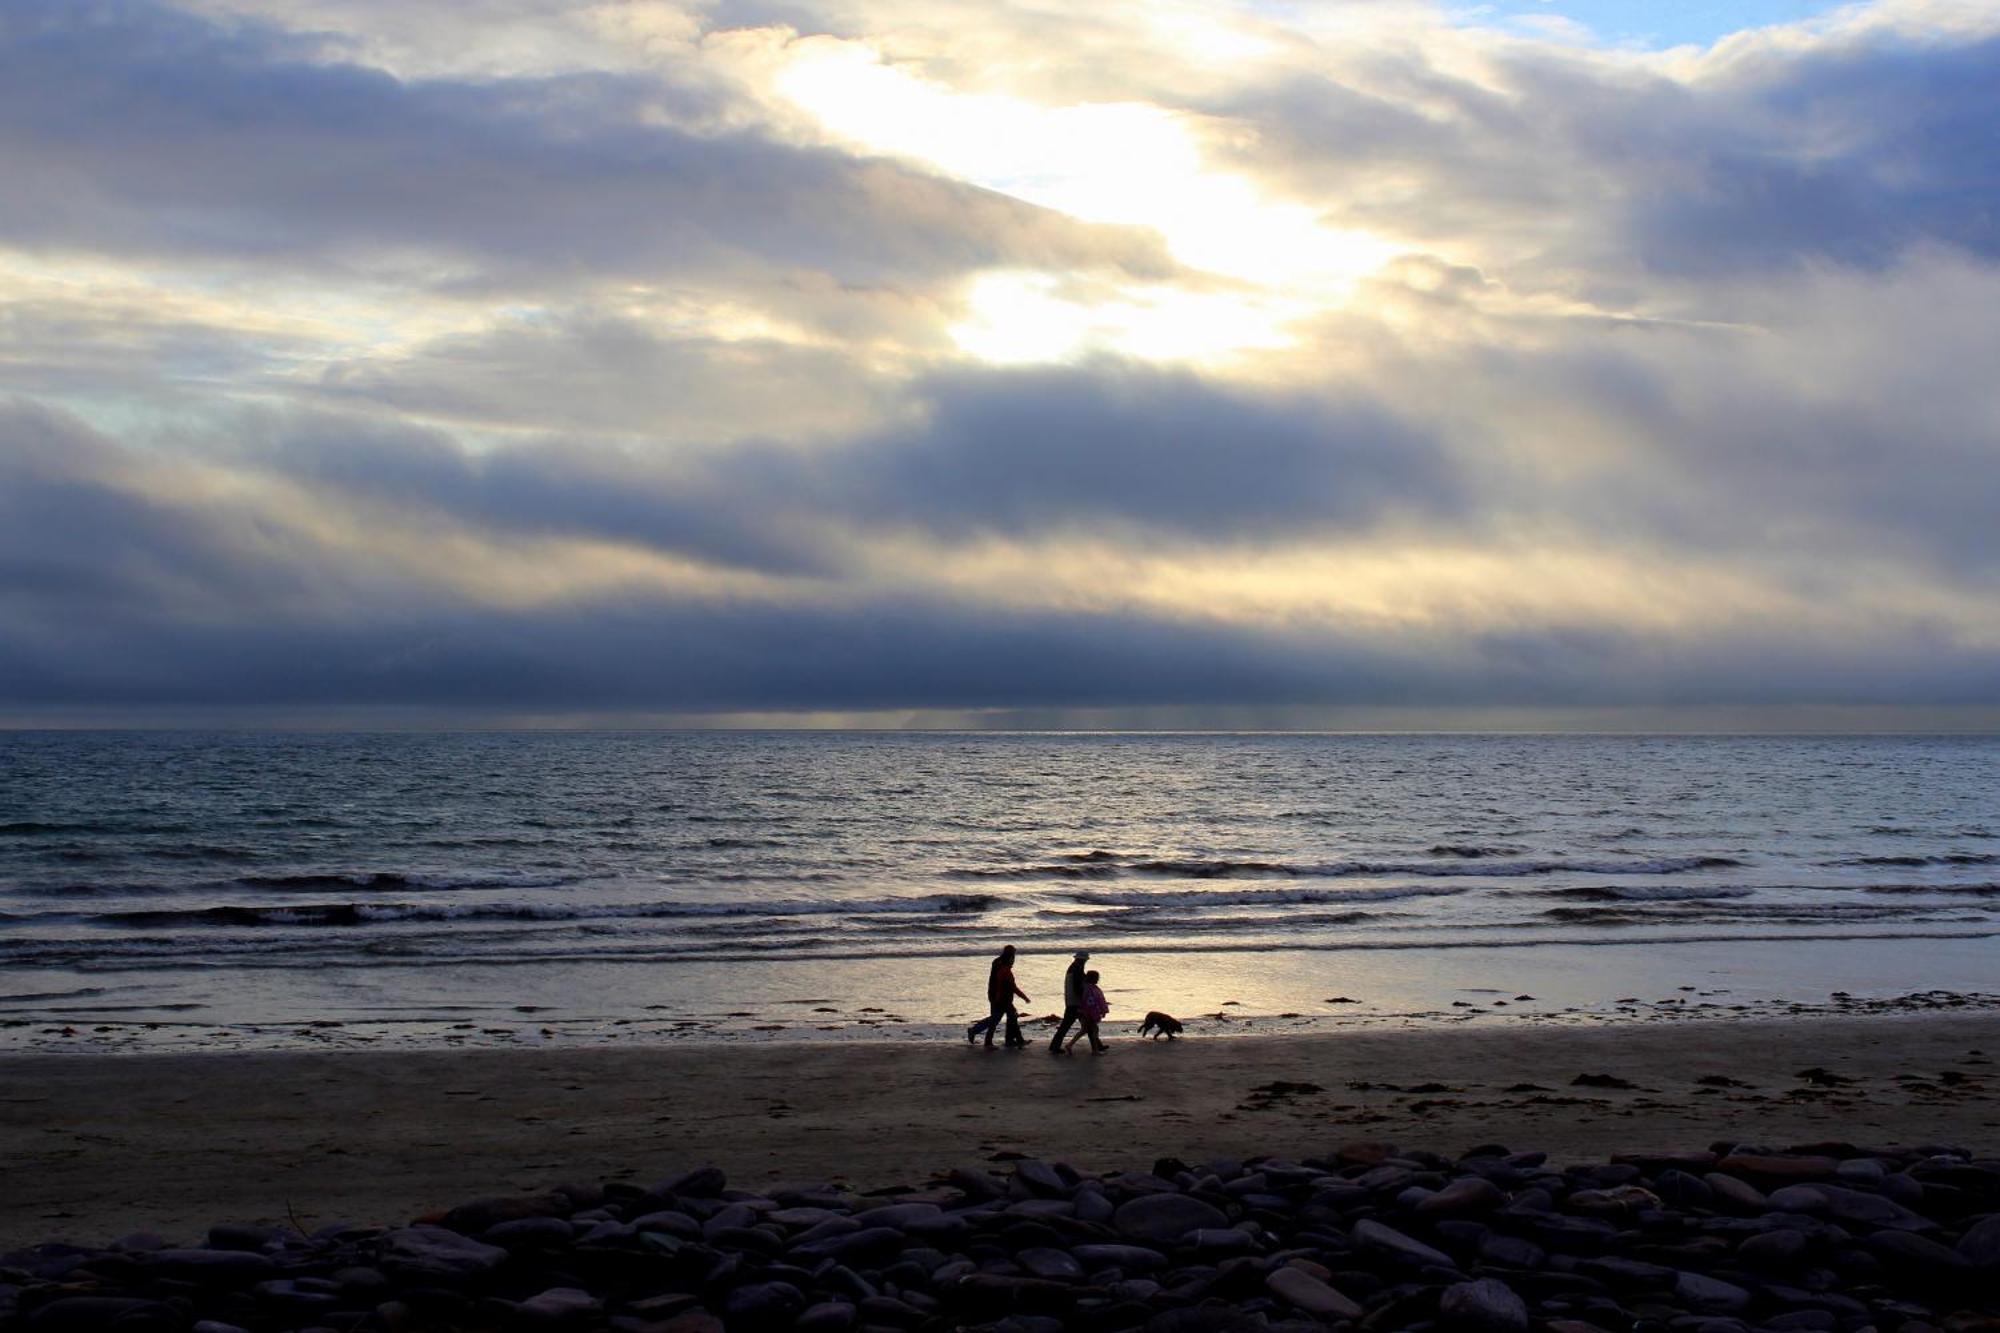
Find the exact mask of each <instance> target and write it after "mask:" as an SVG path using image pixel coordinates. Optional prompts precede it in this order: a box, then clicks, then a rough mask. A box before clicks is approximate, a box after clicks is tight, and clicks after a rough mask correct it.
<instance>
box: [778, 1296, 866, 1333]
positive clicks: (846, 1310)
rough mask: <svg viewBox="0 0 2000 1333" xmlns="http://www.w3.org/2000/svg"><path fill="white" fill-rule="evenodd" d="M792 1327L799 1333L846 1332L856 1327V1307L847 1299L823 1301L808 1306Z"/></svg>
mask: <svg viewBox="0 0 2000 1333" xmlns="http://www.w3.org/2000/svg"><path fill="white" fill-rule="evenodd" d="M792 1327H793V1328H794V1329H797V1330H799V1333H845V1330H847V1329H850V1328H853V1327H854V1307H853V1306H852V1305H849V1304H848V1303H847V1302H846V1301H821V1302H820V1303H819V1304H818V1305H814V1306H809V1307H807V1309H806V1312H805V1313H804V1314H802V1315H800V1316H799V1318H798V1322H797V1323H795V1324H793V1325H792Z"/></svg>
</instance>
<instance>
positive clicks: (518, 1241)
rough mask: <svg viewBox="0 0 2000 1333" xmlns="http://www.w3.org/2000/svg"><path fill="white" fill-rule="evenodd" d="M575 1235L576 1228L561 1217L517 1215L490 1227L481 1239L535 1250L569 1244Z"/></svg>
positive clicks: (516, 1247) (493, 1243)
mask: <svg viewBox="0 0 2000 1333" xmlns="http://www.w3.org/2000/svg"><path fill="white" fill-rule="evenodd" d="M575 1235H576V1228H574V1227H572V1226H571V1225H570V1224H569V1223H568V1222H567V1221H566V1220H564V1219H563V1218H560V1217H517V1218H515V1219H514V1220H513V1221H511V1222H501V1223H498V1224H497V1225H494V1226H491V1227H488V1228H487V1229H486V1234H485V1235H484V1236H482V1237H480V1239H481V1240H483V1241H485V1242H486V1243H487V1244H488V1245H498V1246H500V1247H501V1248H502V1249H507V1250H535V1249H546V1248H549V1247H551V1246H556V1245H567V1244H569V1242H570V1241H571V1239H573V1238H574V1237H575Z"/></svg>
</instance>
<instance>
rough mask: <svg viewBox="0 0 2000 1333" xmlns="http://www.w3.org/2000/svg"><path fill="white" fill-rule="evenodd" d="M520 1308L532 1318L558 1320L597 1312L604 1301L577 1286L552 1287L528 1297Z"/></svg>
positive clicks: (602, 1306) (577, 1317) (579, 1317)
mask: <svg viewBox="0 0 2000 1333" xmlns="http://www.w3.org/2000/svg"><path fill="white" fill-rule="evenodd" d="M518 1308H519V1310H520V1311H521V1313H523V1314H526V1315H529V1316H530V1317H532V1318H535V1319H544V1320H549V1321H551V1322H557V1321H562V1320H568V1319H581V1318H583V1317H584V1316H585V1315H592V1314H596V1313H597V1312H598V1311H600V1310H602V1309H603V1308H604V1302H602V1301H600V1300H598V1299H597V1297H595V1296H593V1295H591V1294H590V1293H589V1292H587V1291H583V1290H580V1289H578V1288H576V1287H550V1288H549V1289H548V1290H546V1291H540V1292H536V1293H535V1294H534V1295H533V1296H530V1297H528V1299H527V1300H525V1301H522V1302H521V1304H520V1306H519V1307H518Z"/></svg>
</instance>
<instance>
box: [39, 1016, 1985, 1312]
mask: <svg viewBox="0 0 2000 1333" xmlns="http://www.w3.org/2000/svg"><path fill="white" fill-rule="evenodd" d="M1996 1049H2000V1019H1996V1017H1995V1016H1993V1015H1991V1014H1986V1013H1962V1014H1960V1013H1936V1014H1927V1015H1911V1014H1902V1015H1893V1016H1890V1015H1882V1016H1874V1017H1867V1018H1842V1019H1810V1020H1794V1021H1790V1022H1786V1021H1778V1022H1768V1021H1760V1022H1738V1023H1688V1024H1681V1025H1673V1026H1664V1027H1661V1026H1646V1027H1617V1026H1612V1027H1604V1028H1594V1029H1568V1030H1553V1029H1533V1028H1527V1027H1494V1028H1488V1029H1471V1028H1455V1029H1450V1030H1442V1031H1439V1030H1427V1031H1419V1032H1357V1033H1340V1034H1329V1035H1326V1036H1323V1037H1285V1038H1256V1039H1238V1040H1229V1041H1200V1040H1186V1041H1180V1042H1174V1043H1164V1042H1162V1043H1140V1042H1133V1041H1123V1042H1119V1043H1116V1044H1115V1045H1114V1046H1113V1048H1112V1050H1111V1052H1110V1053H1108V1054H1107V1055H1105V1056H1103V1057H1101V1058H1095V1059H1093V1058H1091V1057H1087V1056H1079V1057H1071V1058H1064V1059H1055V1058H1051V1057H1050V1056H1048V1055H1047V1054H1046V1053H1045V1052H1043V1051H1040V1050H1031V1051H1029V1052H1025V1053H1021V1054H1014V1055H1010V1054H1006V1053H1001V1052H994V1053H987V1052H984V1051H977V1050H972V1049H969V1048H966V1047H965V1046H964V1045H963V1044H962V1043H961V1044H958V1045H956V1046H954V1047H940V1048H911V1047H909V1046H894V1047H889V1046H882V1047H858V1046H847V1047H841V1048H838V1049H822V1048H811V1047H789V1048H787V1047H775V1046H774V1047H767V1048H761V1049H741V1048H736V1049H718V1050H701V1049H686V1048H681V1049H672V1050H662V1049H640V1048H627V1049H602V1048H594V1049H588V1050H575V1051H551V1050H542V1051H442V1052H400V1053H393V1054H391V1053H375V1052H370V1053H323V1054H297V1053H270V1054H261V1055H220V1054H210V1055H185V1056H140V1055H133V1056H89V1055H33V1056H19V1057H10V1058H6V1059H0V1087H3V1088H4V1089H5V1095H4V1096H0V1163H4V1166H5V1185H6V1188H5V1191H4V1197H3V1198H0V1254H4V1256H5V1257H4V1258H0V1328H7V1329H12V1328H22V1329H33V1330H68V1329H78V1330H81V1329H95V1328H129V1329H163V1330H164V1329H176V1330H188V1331H189V1333H192V1331H193V1330H196V1329H202V1330H203V1333H222V1331H223V1330H226V1329H228V1328H232V1327H233V1328H243V1329H250V1330H258V1331H261V1330H294V1329H318V1328H328V1329H340V1330H356V1329H361V1330H365V1329H383V1330H388V1329H399V1328H466V1329H477V1328H492V1329H512V1328H521V1329H529V1328H557V1329H560V1328H576V1329H588V1328H618V1329H623V1330H647V1329H654V1328H660V1329H689V1330H698V1329H714V1328H716V1327H718V1326H720V1327H725V1328H729V1329H736V1328H743V1329H763V1328H772V1329H778V1328H792V1327H804V1328H847V1327H868V1326H874V1327H881V1328H918V1327H936V1328H951V1327H960V1326H964V1327H983V1326H990V1325H995V1324H1001V1325H1003V1326H1005V1327H1011V1328H1048V1329H1054V1328H1058V1327H1075V1328H1104V1329H1124V1328H1141V1329H1143V1328H1152V1329H1201V1328H1249V1327H1262V1326H1273V1327H1289V1326H1297V1327H1306V1326H1314V1327H1318V1326H1335V1327H1339V1326H1354V1327H1360V1328H1367V1329H1370V1330H1389V1329H1403V1328H1431V1327H1435V1328H1438V1329H1441V1330H1445V1331H1446V1333H1461V1331H1462V1333H1513V1331H1514V1330H1530V1329H1532V1330H1536V1331H1537V1333H1541V1331H1542V1330H1546V1333H1588V1329H1590V1328H1597V1329H1603V1330H1606V1331H1607V1333H1631V1331H1633V1330H1640V1329H1647V1330H1651V1329H1661V1330H1666V1329H1674V1330H1686V1331H1687V1333H1741V1330H1743V1329H1755V1328H1769V1329H1773V1330H1786V1329H1791V1330H1830V1331H1831V1333H1858V1330H1861V1329H1866V1328H1874V1329H1879V1330H1882V1333H1897V1330H1906V1331H1907V1333H1925V1330H1926V1329H1928V1328H1940V1329H1947V1330H1970V1329H1975V1328H1986V1327H1994V1328H2000V1304H1995V1301H1996V1297H2000V1152H1995V1151H1994V1148H1995V1142H1996V1135H1995V1133H1994V1130H1995V1128H1996V1120H2000V1107H1996V1104H1995V1093H1996V1091H2000V1087H1997V1086H1994V1085H2000V1080H1994V1079H1992V1078H1991V1075H1990V1070H1991V1067H1992V1066H1991V1064H1990V1063H1989V1058H1988V1055H1987V1052H1988V1051H1992V1050H1996ZM1397 1145H1402V1146H1397ZM1949 1145H1963V1146H1958V1147H1954V1146H1949ZM576 1182H584V1183H576ZM800 1182H804V1183H800ZM467 1199H476V1200H479V1201H478V1202H472V1203H465V1202H462V1201H463V1200H467ZM224 1219H227V1220H224ZM411 1219H417V1220H416V1221H415V1222H412V1221H411ZM218 1221H222V1224H221V1225H216V1223H217V1222H218ZM57 1238H61V1239H62V1241H63V1242H64V1243H60V1244H57V1243H51V1242H53V1241H55V1240H56V1239H57ZM114 1238H115V1239H114ZM202 1321H206V1323H205V1324H204V1323H203V1322H202ZM1007 1321H1012V1322H1011V1323H1009V1322H1007ZM1989 1321H1990V1323H1989Z"/></svg>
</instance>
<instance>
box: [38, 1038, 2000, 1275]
mask: <svg viewBox="0 0 2000 1333" xmlns="http://www.w3.org/2000/svg"><path fill="white" fill-rule="evenodd" d="M1031 1032H1032V1029H1031ZM1044 1040H1045V1038H1044ZM1585 1075H1587V1076H1593V1078H1595V1076H1605V1077H1606V1078H1607V1079H1608V1080H1609V1081H1610V1085H1609V1086H1590V1085H1578V1084H1577V1083H1576V1082H1575V1080H1576V1079H1577V1078H1578V1077H1579V1076H1585ZM1621 1084H1629V1085H1631V1086H1620V1085H1621ZM1355 1139H1389V1140H1393V1141H1396V1142H1400V1143H1402V1144H1405V1145H1407V1146H1413V1147H1432V1148H1436V1149H1438V1150H1440V1151H1456V1150H1462V1149H1464V1148H1466V1147H1470V1146H1472V1145H1474V1144H1477V1143H1482V1142H1500V1143H1504V1144H1507V1145H1508V1146H1509V1147H1512V1148H1515V1149H1517V1150H1525V1149H1530V1148H1535V1149H1542V1150H1544V1151H1547V1152H1549V1153H1550V1154H1551V1155H1553V1156H1554V1157H1556V1158H1557V1159H1558V1160H1569V1159H1585V1158H1602V1157H1604V1156H1605V1155H1607V1154H1610V1153H1614V1152H1618V1151H1622V1150H1626V1149H1631V1148H1673V1147H1701V1146H1706V1145H1708V1144H1709V1143H1710V1142H1712V1141H1716V1140H1729V1141H1732V1142H1738V1143H1753V1144H1757V1145H1760V1146H1782V1145H1785V1144H1790V1143H1796V1142H1805V1141H1811V1140H1819V1139H1844V1140H1850V1141H1853V1142H1857V1143H1864V1144H1876V1143H1879V1144H1919V1143H1950V1144H1960V1145H1964V1146H1967V1147H1974V1148H1982V1149H1986V1150H1991V1149H1993V1148H1994V1147H1995V1146H1996V1145H2000V1015H1995V1014H1991V1013H1962V1014H1896V1015H1880V1016H1873V1017H1865V1018H1820V1017H1813V1018H1791V1019H1773V1020H1757V1021H1737V1022H1714V1023H1709V1022H1685V1023H1677V1024H1671V1025H1640V1024H1609V1025H1605V1026H1600V1027H1594V1028H1536V1027H1530V1026H1518V1027H1486V1028H1471V1027H1455V1028H1449V1029H1438V1030H1423V1031H1382V1030H1356V1031H1351V1032H1332V1033H1324V1034H1312V1035H1295V1036H1281V1037H1243V1038H1235V1039H1230V1040H1213V1039H1211V1040H1202V1039H1199V1038H1195V1039H1188V1040H1182V1041H1178V1042H1172V1043H1169V1042H1139V1041H1134V1040H1130V1039H1125V1040H1119V1041H1118V1042H1116V1044H1115V1045H1114V1046H1113V1048H1112V1050H1111V1051H1110V1052H1109V1053H1108V1054H1106V1055H1104V1056H1102V1057H1097V1058H1093V1057H1091V1056H1088V1055H1083V1054H1079V1055H1077V1056H1074V1057H1070V1058H1066V1059H1054V1058H1051V1057H1050V1056H1049V1055H1048V1053H1047V1051H1046V1048H1045V1047H1044V1046H1042V1045H1041V1044H1039V1043H1037V1044H1036V1045H1035V1046H1031V1047H1030V1049H1029V1050H1027V1051H1025V1052H1022V1053H1019V1054H1006V1053H1002V1052H993V1053H987V1052H985V1051H981V1050H975V1049H972V1048H969V1047H967V1046H966V1045H965V1044H964V1043H962V1042H957V1043H943V1044H938V1045H933V1046H913V1045H910V1044H907V1043H898V1044H888V1043H883V1044H848V1043H843V1044H839V1045H797V1046H785V1045H763V1046H755V1047H721V1046H699V1047H676V1048H644V1047H623V1048H604V1047H593V1048H587V1049H573V1050H559V1049H548V1048H542V1049H533V1050H426V1051H326V1052H290V1051H287V1052H261V1053H188V1054H171V1055H140V1054H118V1055H92V1054H73V1053H65V1054H12V1055H0V1251H3V1250H6V1249H9V1248H13V1247H15V1246H18V1245H22V1244H27V1243H31V1242H35V1241H40V1240H50V1239H75V1240H80V1241H85V1242H95V1243H102V1242H104V1241H107V1240H110V1239H112V1238H114V1237H117V1236H119V1235H123V1234H125V1233H129V1232H133V1231H138V1230H151V1231H157V1232H159V1233H161V1234H163V1235H166V1236H167V1237H169V1238H171V1239H176V1240H193V1239H197V1238H198V1237H199V1236H200V1235H201V1234H202V1233H203V1232H204V1231H205V1230H206V1228H207V1227H208V1226H209V1225H210V1224H211V1223H214V1222H218V1221H224V1220H228V1221H258V1222H266V1223H277V1224H285V1225H289V1224H291V1223H293V1222H296V1223H297V1224H298V1225H301V1226H303V1227H306V1228H308V1229H310V1228H314V1227H317V1226H319V1225H322V1224H325V1223H328V1222H333V1221H348V1222H362V1223H369V1222H403V1221H407V1220H408V1219H410V1218H411V1217H413V1216H416V1215H419V1214H421V1213H424V1212H426V1211H429V1210H432V1209H436V1208H441V1207H444V1206H447V1205H450V1204H453V1203H456V1202H461V1201H463V1200H466V1199H469V1198H474V1197H477V1196H481V1195H489V1194H496V1193H508V1192H514V1191H517V1190H529V1189H535V1188H539V1187H544V1186H547V1185H550V1184H552V1183H556V1182H561V1181H575V1180H605V1179H626V1180H637V1181H642V1182H643V1181H652V1180H656V1179H660V1178H664V1177H667V1176H671V1175H673V1174H676V1173H678V1172H679V1171H682V1170H684V1169H686V1168H688V1167H690V1166H693V1165H697V1164H702V1163H714V1164H716V1165H719V1166H722V1167H723V1168H724V1169H726V1170H727V1171H728V1172H729V1173H730V1174H731V1176H732V1178H733V1179H735V1180H736V1181H738V1182H740V1183H742V1184H744V1185H746V1186H763V1185H768V1184H772V1183H780V1182H799V1183H803V1182H814V1183H818V1182H827V1181H838V1182H841V1183H844V1184H846V1185H849V1186H853V1187H856V1188H861V1189H867V1188H874V1187H879V1186H884V1185H891V1184H920V1183H922V1182H923V1181H925V1180H926V1179H928V1178H929V1177H931V1176H932V1175H934V1174H936V1173H937V1172H940V1171H943V1170H946V1169H948V1168H950V1167H952V1166H954V1165H958V1164H961V1163H967V1162H976V1161H982V1160H986V1159H990V1158H993V1157H994V1156H996V1155H997V1154H1005V1153H1010V1152H1011V1153H1026V1154H1030V1155H1034V1156H1043V1157H1049V1158H1058V1159H1065V1160H1070V1161H1075V1162H1078V1163H1082V1164H1085V1165H1088V1166H1091V1167H1095V1168H1100V1169H1112V1168H1117V1167H1125V1166H1132V1167H1144V1166H1146V1165H1148V1164H1150V1163H1151V1162H1152V1160H1153V1159H1154V1158H1155V1157H1156V1156H1161V1155H1174V1156H1180V1157H1184V1158H1187V1159H1190V1160H1198V1159H1201V1158H1206V1157H1215V1156H1243V1155H1251V1154H1273V1155H1286V1156H1295V1157H1296V1156H1306V1155H1310V1154H1314V1153H1320V1152H1325V1151H1327V1150H1328V1149H1330V1148H1331V1147H1333V1146H1336V1145H1338V1144H1339V1143H1342V1142H1345V1141H1349V1140H1355Z"/></svg>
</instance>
